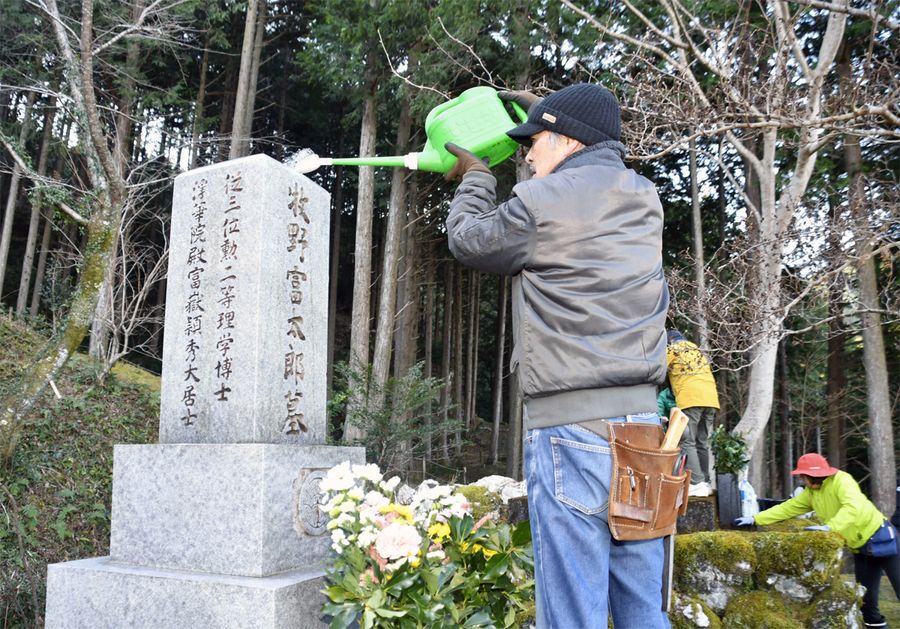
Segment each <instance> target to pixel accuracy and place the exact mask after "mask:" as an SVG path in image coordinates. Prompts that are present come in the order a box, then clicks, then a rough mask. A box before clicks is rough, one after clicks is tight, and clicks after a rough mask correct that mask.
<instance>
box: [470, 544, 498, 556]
mask: <svg viewBox="0 0 900 629" xmlns="http://www.w3.org/2000/svg"><path fill="white" fill-rule="evenodd" d="M472 552H473V553H481V554H482V555H484V558H485V559H490V558H491V557H493V556H494V555H496V554H497V551H496V550H491V549H490V548H485V547H484V546H482V545H481V544H473V545H472Z"/></svg>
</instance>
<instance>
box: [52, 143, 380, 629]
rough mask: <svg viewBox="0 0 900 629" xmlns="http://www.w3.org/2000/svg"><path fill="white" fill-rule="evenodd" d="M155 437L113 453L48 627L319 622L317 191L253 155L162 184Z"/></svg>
mask: <svg viewBox="0 0 900 629" xmlns="http://www.w3.org/2000/svg"><path fill="white" fill-rule="evenodd" d="M173 203H174V209H173V214H172V236H171V239H170V251H169V276H168V293H167V296H166V324H165V346H164V356H163V378H162V392H161V396H160V397H161V409H160V413H161V416H160V442H161V443H160V444H154V445H120V446H116V448H115V453H114V463H113V500H112V530H111V541H110V556H109V557H103V558H98V559H86V560H81V561H72V562H67V563H61V564H54V565H51V566H49V568H48V578H47V612H46V624H47V627H51V628H55V627H67V628H68V627H85V628H91V629H94V628H97V627H128V628H129V629H130V628H147V629H150V628H154V629H155V628H157V627H166V628H172V627H184V628H188V627H190V628H191V629H195V628H197V629H199V628H204V627H210V628H213V627H215V628H219V627H261V628H267V629H275V628H279V629H280V628H291V629H294V628H298V629H299V628H305V627H322V626H325V625H324V621H323V620H322V619H321V618H320V617H319V610H320V609H321V607H322V604H323V603H324V601H325V599H324V596H323V595H322V594H321V590H322V587H323V582H322V579H321V576H322V574H323V573H324V567H325V560H326V555H327V553H328V547H329V544H330V538H329V536H327V535H326V534H325V533H326V531H325V524H326V518H325V515H324V514H323V513H322V511H321V510H320V509H319V500H320V493H319V487H318V485H319V481H320V480H321V478H322V477H323V476H324V473H325V471H326V470H327V469H328V468H330V467H332V466H334V465H337V464H338V463H341V462H342V461H350V462H351V463H363V462H365V450H364V449H363V448H345V447H332V446H326V445H324V444H325V439H326V430H327V421H326V414H325V376H326V373H325V372H326V360H325V356H326V349H327V334H326V330H327V323H328V305H327V287H328V243H329V238H328V232H329V221H330V211H329V208H330V201H329V196H328V194H327V193H326V192H325V191H324V190H322V189H321V188H319V187H318V186H316V185H315V184H314V183H312V182H311V181H310V180H308V179H306V178H305V177H303V176H302V175H299V174H297V173H295V172H293V171H292V170H290V169H289V168H286V167H285V166H284V165H282V164H281V163H279V162H276V161H275V160H273V159H271V158H269V157H266V156H262V155H259V156H253V157H248V158H243V159H239V160H234V161H230V162H225V163H223V164H216V165H214V166H209V167H206V168H201V169H198V170H195V171H191V172H189V173H185V174H183V175H181V176H179V177H178V178H177V179H176V181H175V197H174V202H173Z"/></svg>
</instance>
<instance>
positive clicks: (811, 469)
mask: <svg viewBox="0 0 900 629" xmlns="http://www.w3.org/2000/svg"><path fill="white" fill-rule="evenodd" d="M791 474H793V475H794V476H800V478H801V479H802V480H803V484H804V485H805V489H804V490H803V491H802V492H800V493H799V494H797V495H796V496H794V497H793V498H791V499H789V500H786V501H784V502H782V503H781V504H779V505H775V506H774V507H772V508H771V509H766V510H765V511H760V512H759V513H757V514H756V515H755V516H746V517H742V518H738V519H737V520H735V521H734V523H735V524H736V525H737V526H750V525H753V524H760V525H766V524H773V523H775V522H781V521H782V520H787V519H788V518H792V517H795V516H798V515H802V514H804V513H808V512H809V511H815V512H816V516H817V517H818V518H819V519H820V520H821V521H822V522H824V523H825V524H823V525H815V526H807V527H806V530H808V531H834V532H835V533H837V534H838V535H840V536H841V537H843V538H844V541H846V542H847V546H849V547H850V550H851V551H853V564H854V572H855V573H856V581H857V583H859V584H860V585H862V586H863V587H865V588H866V593H865V595H864V596H863V606H862V614H863V622H864V623H865V625H866V626H867V627H885V626H887V623H886V622H885V619H884V616H882V615H881V612H880V611H879V610H878V587H879V585H880V584H881V574H882V572H883V573H885V574H886V575H887V577H888V580H889V581H890V582H891V586H893V588H894V592H895V593H896V594H897V598H900V554H898V545H897V530H896V529H895V528H894V526H893V525H892V524H891V523H890V522H889V521H888V520H887V518H885V516H884V515H883V514H882V513H881V511H879V510H878V507H876V506H875V505H874V504H873V503H872V501H871V500H869V499H868V498H866V497H865V495H864V494H863V493H862V491H861V490H860V489H859V485H858V484H857V483H856V481H855V480H854V479H853V477H852V476H851V475H850V474H848V473H847V472H842V471H841V470H838V469H837V468H835V467H831V466H830V465H829V464H828V461H827V459H825V457H823V456H822V455H821V454H816V453H814V452H812V453H809V454H804V455H803V456H801V457H800V459H799V460H798V461H797V469H795V470H794V471H792V472H791Z"/></svg>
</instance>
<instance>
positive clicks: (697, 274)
mask: <svg viewBox="0 0 900 629" xmlns="http://www.w3.org/2000/svg"><path fill="white" fill-rule="evenodd" d="M689 152H690V156H691V166H690V169H691V224H692V226H693V240H694V301H695V303H696V304H697V336H698V339H699V341H700V347H701V348H702V349H703V350H708V349H709V328H708V326H707V324H706V280H705V275H704V255H703V215H702V214H701V213H700V192H699V185H698V182H697V145H696V141H695V140H691V142H690V151H689Z"/></svg>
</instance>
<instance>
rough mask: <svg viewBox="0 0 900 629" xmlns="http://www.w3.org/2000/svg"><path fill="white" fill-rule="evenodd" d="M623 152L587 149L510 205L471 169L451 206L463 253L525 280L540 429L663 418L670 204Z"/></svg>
mask: <svg viewBox="0 0 900 629" xmlns="http://www.w3.org/2000/svg"><path fill="white" fill-rule="evenodd" d="M623 149H624V147H622V145H621V144H619V143H617V142H615V143H601V144H597V145H594V146H590V147H587V148H585V149H582V150H581V151H578V152H577V153H575V154H573V155H571V156H570V157H568V158H567V159H566V160H564V161H563V162H562V163H560V164H559V165H558V166H557V167H556V169H555V170H554V171H553V172H552V173H550V174H549V175H547V176H546V177H543V178H540V179H531V180H529V181H523V182H521V183H519V184H517V185H516V186H515V187H514V188H513V196H512V197H511V198H510V199H509V200H508V201H506V202H505V203H501V204H500V205H497V203H496V194H495V188H496V183H497V181H496V179H494V177H493V175H489V174H486V173H479V172H474V173H470V174H467V175H466V176H465V177H464V178H463V180H462V183H460V185H459V187H458V188H457V191H456V195H455V197H454V198H453V201H452V202H451V204H450V214H449V216H448V217H447V233H448V237H449V242H450V250H451V251H452V252H453V255H454V256H456V258H457V259H458V260H459V261H460V262H462V263H463V264H465V265H467V266H470V267H473V268H475V269H478V270H481V271H487V272H489V273H500V274H503V275H512V276H514V278H513V288H512V303H513V338H514V347H513V353H512V369H518V377H519V386H520V387H521V388H522V393H523V395H524V398H525V407H526V426H527V427H528V428H534V427H538V426H553V425H558V424H567V423H573V422H583V421H589V420H595V419H606V418H610V417H619V416H622V415H629V414H636V413H642V412H653V411H655V410H656V385H658V384H660V383H662V382H663V381H664V380H665V377H666V339H665V319H666V311H667V310H668V307H669V291H668V287H667V285H666V280H665V277H664V275H663V269H662V228H663V213H662V205H661V204H660V202H659V197H658V196H657V194H656V189H655V187H654V186H653V184H652V183H651V182H650V181H648V180H647V179H645V178H644V177H641V176H640V175H638V174H637V173H635V172H634V171H633V170H631V169H627V168H625V165H624V164H623V163H622V158H621V153H622V151H623Z"/></svg>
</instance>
